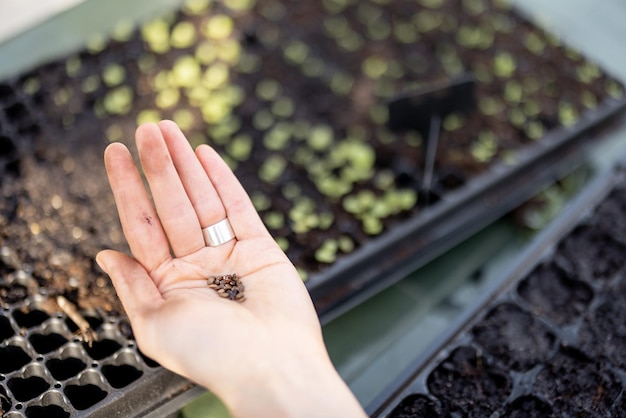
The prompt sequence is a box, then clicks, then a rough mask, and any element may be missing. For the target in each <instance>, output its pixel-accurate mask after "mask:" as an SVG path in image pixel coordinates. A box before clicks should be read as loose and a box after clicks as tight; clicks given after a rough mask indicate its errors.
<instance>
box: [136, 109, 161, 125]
mask: <svg viewBox="0 0 626 418" xmlns="http://www.w3.org/2000/svg"><path fill="white" fill-rule="evenodd" d="M161 119H162V116H161V112H159V111H158V110H156V109H145V110H142V111H141V112H139V113H138V114H137V125H141V124H144V123H157V122H159V121H160V120H161Z"/></svg>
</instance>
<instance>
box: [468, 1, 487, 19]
mask: <svg viewBox="0 0 626 418" xmlns="http://www.w3.org/2000/svg"><path fill="white" fill-rule="evenodd" d="M463 8H464V9H465V11H467V13H468V14H469V15H470V16H477V15H479V14H482V13H484V12H485V11H486V10H487V3H486V2H485V0H463Z"/></svg>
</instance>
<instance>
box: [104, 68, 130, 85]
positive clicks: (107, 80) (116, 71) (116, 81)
mask: <svg viewBox="0 0 626 418" xmlns="http://www.w3.org/2000/svg"><path fill="white" fill-rule="evenodd" d="M125 79H126V69H125V68H124V67H122V66H121V65H119V64H109V65H107V66H106V67H104V70H103V71H102V81H104V84H106V86H107V87H115V86H119V85H120V84H122V83H123V82H124V80H125Z"/></svg>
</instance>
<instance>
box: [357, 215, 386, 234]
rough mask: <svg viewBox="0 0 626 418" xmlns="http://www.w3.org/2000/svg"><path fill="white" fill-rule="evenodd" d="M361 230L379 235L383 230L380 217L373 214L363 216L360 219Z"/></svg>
mask: <svg viewBox="0 0 626 418" xmlns="http://www.w3.org/2000/svg"><path fill="white" fill-rule="evenodd" d="M361 224H362V226H363V231H364V232H365V233H366V234H367V235H380V234H381V233H382V232H383V229H384V226H383V223H382V222H381V220H380V219H378V218H376V217H375V216H365V217H363V219H362V220H361Z"/></svg>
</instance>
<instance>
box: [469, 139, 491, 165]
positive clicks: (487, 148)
mask: <svg viewBox="0 0 626 418" xmlns="http://www.w3.org/2000/svg"><path fill="white" fill-rule="evenodd" d="M470 152H471V153H472V156H473V157H474V159H475V160H476V161H478V162H480V163H487V162H489V161H491V160H492V159H493V157H494V156H495V155H496V153H497V152H498V143H497V141H496V137H495V135H494V134H493V132H488V131H483V132H481V133H480V134H478V138H477V139H476V141H474V143H473V144H472V147H471V150H470Z"/></svg>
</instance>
